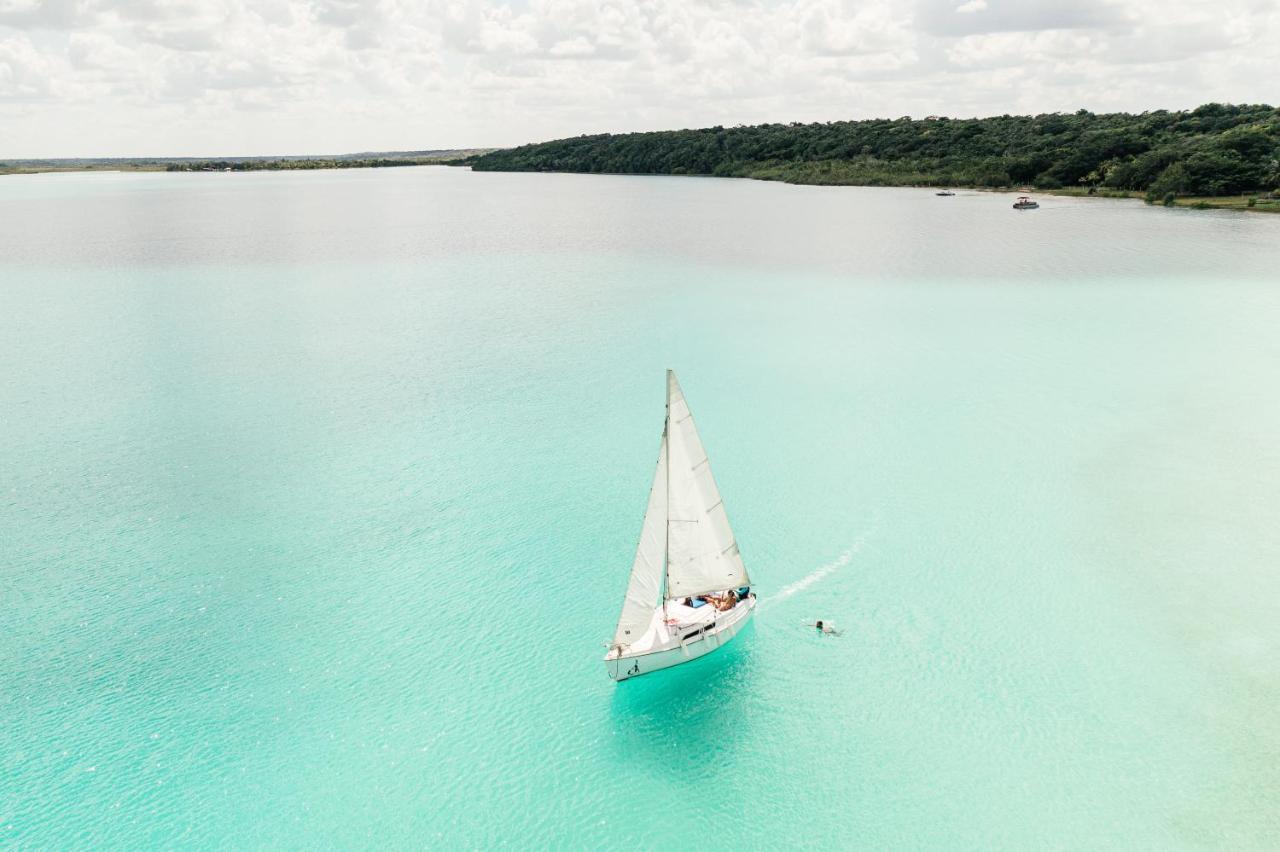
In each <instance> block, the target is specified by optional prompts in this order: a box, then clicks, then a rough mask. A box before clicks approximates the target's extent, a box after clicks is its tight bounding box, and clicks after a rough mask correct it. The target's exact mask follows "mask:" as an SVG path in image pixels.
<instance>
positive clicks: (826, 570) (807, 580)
mask: <svg viewBox="0 0 1280 852" xmlns="http://www.w3.org/2000/svg"><path fill="white" fill-rule="evenodd" d="M878 526H879V522H878V519H877V522H876V523H873V524H872V525H871V527H870V528H869V529H867V530H866V531H864V532H863V533H862V534H861V535H859V536H858V537H857V538H856V539H854V541H853V543H852V544H850V545H849V546H848V547H847V548H845V550H844V552H843V553H841V554H840V555H839V556H837V557H836V558H835V559H832V560H831V561H830V562H828V563H827V564H825V565H822V566H819V567H818V568H815V569H814V570H813V571H810V572H809V573H808V574H806V575H804V576H803V577H801V578H800V579H799V580H796V581H795V582H794V583H792V584H790V585H788V586H783V587H782V589H780V590H779V591H778V592H777V594H773V595H769V597H767V598H764V599H763V600H761V601H760V604H759V606H760V607H763V606H766V605H768V604H770V603H773V602H774V601H782V600H786V599H787V598H789V597H791V596H792V595H795V594H798V593H799V592H803V591H804V590H805V589H807V588H809V587H810V586H812V585H813V584H814V583H816V582H818V581H819V580H822V579H825V578H826V577H829V576H831V575H832V574H834V573H835V572H837V571H839V570H840V569H841V568H843V567H844V566H846V565H848V564H849V563H850V562H851V561H853V557H855V556H857V555H858V554H859V553H860V552H861V551H862V548H863V547H865V546H866V544H867V540H868V539H870V538H871V536H873V535H874V534H875V532H876V528H877V527H878ZM757 608H759V607H757Z"/></svg>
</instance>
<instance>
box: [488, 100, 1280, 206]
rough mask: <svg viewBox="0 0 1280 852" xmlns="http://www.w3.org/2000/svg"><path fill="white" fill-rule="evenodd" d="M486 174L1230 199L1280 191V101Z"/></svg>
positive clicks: (655, 146) (680, 141) (591, 155)
mask: <svg viewBox="0 0 1280 852" xmlns="http://www.w3.org/2000/svg"><path fill="white" fill-rule="evenodd" d="M470 163H471V165H472V167H473V168H475V169H477V170H484V171H563V172H611V173H624V174H670V175H684V174H688V175H717V176H723V177H754V178H764V179H770V180H782V181H789V182H792V183H809V184H860V185H872V186H875V185H884V186H903V185H944V186H979V187H1010V186H1035V187H1037V188H1040V189H1059V188H1062V187H1082V186H1086V187H1099V188H1101V189H1103V190H1112V191H1138V192H1145V193H1147V196H1148V199H1155V198H1159V199H1164V198H1167V197H1173V196H1178V195H1199V196H1221V195H1229V194H1235V193H1243V192H1259V191H1264V190H1274V189H1276V188H1278V187H1280V109H1276V108H1273V107H1270V106H1266V105H1241V106H1235V105H1229V104H1206V105H1204V106H1202V107H1199V108H1198V109H1194V110H1190V111H1184V112H1168V111H1165V110H1159V111H1156V112H1144V113H1142V114H1140V115H1131V114H1129V113H1109V114H1094V113H1091V112H1088V111H1086V110H1080V111H1079V112H1077V113H1075V114H1071V115H1064V114H1059V113H1050V114H1045V115H1036V116H1010V115H1003V116H998V117H993V118H972V119H950V118H938V117H933V116H931V117H929V118H925V119H916V120H912V119H911V118H899V119H894V120H871V121H837V122H830V123H827V124H762V125H758V126H755V127H727V128H726V127H709V128H705V129H702V130H672V131H662V132H656V133H629V134H624V135H612V134H604V135H599V136H579V137H577V138H573V139H561V140H557V141H554V142H543V143H539V144H533V145H524V146H522V147H519V148H511V149H507V150H502V151H493V152H490V153H487V154H483V155H480V156H476V157H473V158H471V160H470Z"/></svg>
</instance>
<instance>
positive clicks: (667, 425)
mask: <svg viewBox="0 0 1280 852" xmlns="http://www.w3.org/2000/svg"><path fill="white" fill-rule="evenodd" d="M670 433H671V370H667V415H666V420H664V421H663V424H662V437H663V439H664V440H666V441H667V442H668V443H670V440H671V438H670ZM666 459H667V470H666V476H665V479H666V480H667V497H666V500H667V524H666V536H665V540H664V541H663V543H662V619H663V620H664V621H665V620H666V618H667V590H668V589H670V588H671V453H670V452H668V453H667V454H666Z"/></svg>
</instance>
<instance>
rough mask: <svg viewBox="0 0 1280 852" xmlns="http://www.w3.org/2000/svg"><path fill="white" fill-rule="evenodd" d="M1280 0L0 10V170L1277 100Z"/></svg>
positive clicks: (245, 2) (122, 4)
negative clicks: (25, 163) (72, 160)
mask: <svg viewBox="0 0 1280 852" xmlns="http://www.w3.org/2000/svg"><path fill="white" fill-rule="evenodd" d="M1277 69H1280V0H1127V2H1121V0H1070V2H1061V1H1060V0H510V2H505V3H504V2H479V0H0V158H10V159H15V158H20V157H75V156H148V155H150V156H212V155H219V154H222V155H246V156H247V155H270V154H322V153H348V152H357V151H383V150H426V149H439V148H467V147H491V146H508V145H516V144H520V143H524V142H533V141H541V140H546V139H554V138H561V137H565V136H575V135H578V134H580V133H600V132H625V131H632V130H657V129H670V128H679V127H705V126H711V125H717V124H721V125H726V126H728V125H736V124H758V123H762V122H790V121H805V122H808V121H835V120H842V119H857V118H876V117H888V118H897V117H899V116H903V115H911V116H917V117H922V116H926V115H949V116H974V115H999V114H1003V113H1011V114H1025V113H1039V112H1054V111H1070V112H1074V111H1075V110H1077V109H1081V108H1084V109H1089V110H1092V111H1094V112H1106V111H1114V110H1124V111H1136V112H1140V111H1142V110H1149V109H1181V108H1188V107H1194V106H1197V105H1199V104H1201V103H1206V102H1209V101H1222V102H1230V103H1258V102H1264V103H1272V104H1276V103H1280V71H1278V70H1277Z"/></svg>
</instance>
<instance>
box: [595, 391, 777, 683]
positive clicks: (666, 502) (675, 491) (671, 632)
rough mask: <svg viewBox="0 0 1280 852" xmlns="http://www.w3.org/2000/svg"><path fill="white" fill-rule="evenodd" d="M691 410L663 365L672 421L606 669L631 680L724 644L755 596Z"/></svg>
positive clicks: (743, 620)
mask: <svg viewBox="0 0 1280 852" xmlns="http://www.w3.org/2000/svg"><path fill="white" fill-rule="evenodd" d="M750 587H751V578H750V576H749V575H748V574H747V568H746V566H745V565H744V564H743V562H742V555H741V554H740V553H739V552H738V544H737V541H736V540H735V539H734V536H733V529H732V528H731V527H730V526H729V518H728V515H726V514H725V509H724V501H723V500H722V499H721V497H720V490H719V488H717V487H716V482H715V478H714V477H713V476H712V474H711V464H710V461H709V460H708V458H707V453H706V451H705V450H704V449H703V446H702V439H701V438H700V437H699V435H698V428H697V426H696V425H695V424H694V422H693V414H692V412H690V410H689V405H688V403H687V402H686V401H685V398H684V393H683V392H682V391H681V390H680V383H679V382H678V381H677V380H676V375H675V373H674V372H673V371H671V370H668V371H667V418H666V424H665V426H664V428H663V430H662V443H661V445H660V446H659V449H658V463H657V467H656V469H655V471H654V474H653V486H652V487H651V488H650V490H649V505H648V508H647V509H646V510H645V515H644V523H643V525H642V526H641V530H640V544H639V546H638V547H637V548H636V556H635V561H634V563H633V564H632V567H631V579H630V580H629V582H628V584H627V593H626V596H625V597H624V598H623V602H622V613H621V614H620V615H619V617H618V626H617V629H616V630H615V631H614V636H613V641H612V642H610V643H609V652H608V653H607V654H605V658H604V663H605V669H606V670H607V671H608V674H609V677H611V678H613V679H614V680H619V681H620V680H626V679H627V678H632V677H636V676H637V675H642V674H648V673H650V672H654V671H658V670H659V669H665V668H670V667H671V666H676V665H679V664H681V663H687V662H689V661H690V660H694V659H697V658H698V657H702V656H705V655H707V654H709V653H711V652H712V651H715V650H717V649H718V648H721V647H723V646H724V645H725V644H726V643H727V642H729V641H730V640H731V639H733V637H734V636H736V635H737V634H738V633H739V632H741V631H742V628H743V627H745V626H746V625H747V622H748V621H750V619H751V615H752V612H753V611H754V610H755V605H756V596H755V594H754V593H752V592H751V588H750Z"/></svg>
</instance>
